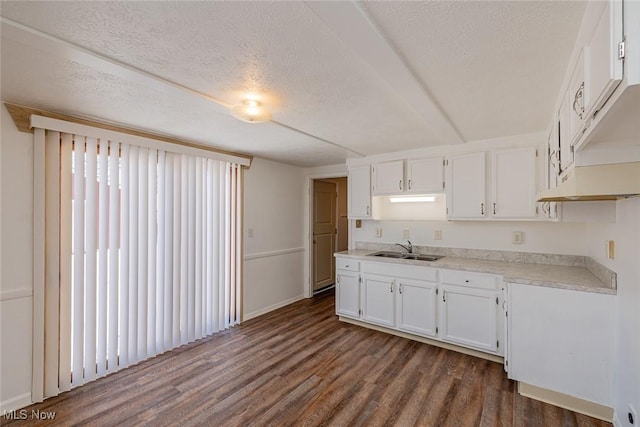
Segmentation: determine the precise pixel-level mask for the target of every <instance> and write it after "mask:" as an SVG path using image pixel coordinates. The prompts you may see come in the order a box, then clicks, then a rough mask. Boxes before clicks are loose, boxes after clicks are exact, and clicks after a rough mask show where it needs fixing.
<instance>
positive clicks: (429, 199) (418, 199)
mask: <svg viewBox="0 0 640 427" xmlns="http://www.w3.org/2000/svg"><path fill="white" fill-rule="evenodd" d="M389 201H390V202H391V203H418V202H435V201H436V196H400V197H389Z"/></svg>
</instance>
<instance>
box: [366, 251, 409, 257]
mask: <svg viewBox="0 0 640 427" xmlns="http://www.w3.org/2000/svg"><path fill="white" fill-rule="evenodd" d="M369 256H379V257H382V258H403V257H404V254H403V253H402V252H388V251H380V252H376V253H373V254H369Z"/></svg>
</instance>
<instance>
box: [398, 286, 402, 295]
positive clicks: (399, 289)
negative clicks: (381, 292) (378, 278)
mask: <svg viewBox="0 0 640 427" xmlns="http://www.w3.org/2000/svg"><path fill="white" fill-rule="evenodd" d="M398 292H399V293H400V294H402V284H400V285H398Z"/></svg>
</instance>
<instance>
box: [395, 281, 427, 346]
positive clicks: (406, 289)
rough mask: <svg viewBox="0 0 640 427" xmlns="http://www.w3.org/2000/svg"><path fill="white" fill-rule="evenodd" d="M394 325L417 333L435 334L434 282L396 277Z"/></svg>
mask: <svg viewBox="0 0 640 427" xmlns="http://www.w3.org/2000/svg"><path fill="white" fill-rule="evenodd" d="M397 283H398V294H397V295H396V301H397V303H396V304H397V307H396V327H397V328H398V329H401V330H403V331H407V332H411V333H414V334H418V335H423V336H428V337H435V336H436V302H437V297H436V285H437V284H436V283H433V282H423V281H417V280H407V279H398V281H397Z"/></svg>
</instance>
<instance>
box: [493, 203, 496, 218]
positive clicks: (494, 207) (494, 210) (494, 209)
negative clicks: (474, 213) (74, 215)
mask: <svg viewBox="0 0 640 427" xmlns="http://www.w3.org/2000/svg"><path fill="white" fill-rule="evenodd" d="M493 214H494V215H495V214H496V204H495V202H494V203H493Z"/></svg>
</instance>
